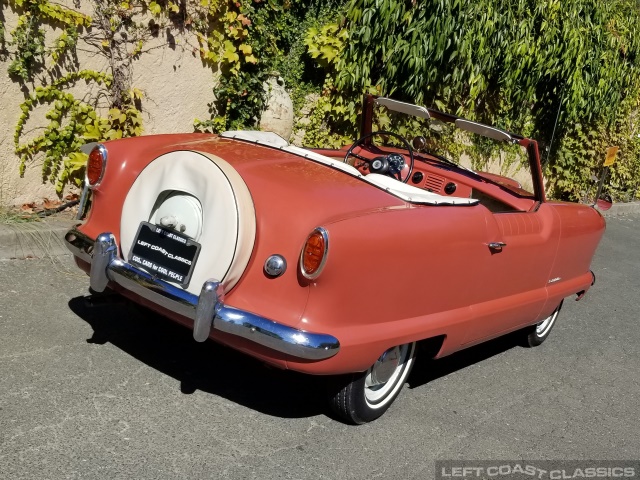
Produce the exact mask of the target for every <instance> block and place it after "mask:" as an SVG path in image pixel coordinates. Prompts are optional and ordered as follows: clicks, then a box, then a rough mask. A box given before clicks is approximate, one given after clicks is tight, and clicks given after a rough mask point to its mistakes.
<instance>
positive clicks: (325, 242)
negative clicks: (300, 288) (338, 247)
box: [300, 227, 329, 280]
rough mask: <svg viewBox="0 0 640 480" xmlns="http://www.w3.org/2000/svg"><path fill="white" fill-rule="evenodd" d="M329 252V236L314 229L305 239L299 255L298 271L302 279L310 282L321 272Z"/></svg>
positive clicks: (320, 228)
mask: <svg viewBox="0 0 640 480" xmlns="http://www.w3.org/2000/svg"><path fill="white" fill-rule="evenodd" d="M328 251H329V235H328V233H327V231H326V230H325V229H324V228H322V227H318V228H316V229H315V230H314V231H313V232H311V234H310V235H309V236H308V237H307V241H306V242H305V243H304V247H303V248H302V253H301V254H300V271H301V272H302V275H304V277H306V278H308V279H310V280H312V279H314V278H317V277H318V275H320V273H321V272H322V268H323V267H324V264H325V262H326V261H327V252H328Z"/></svg>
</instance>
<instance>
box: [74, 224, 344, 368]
mask: <svg viewBox="0 0 640 480" xmlns="http://www.w3.org/2000/svg"><path fill="white" fill-rule="evenodd" d="M65 243H66V245H67V248H68V249H69V250H70V251H71V253H73V254H74V255H75V256H77V257H78V258H80V259H82V260H84V261H85V262H88V263H90V264H91V271H90V284H91V288H92V289H94V290H96V288H94V286H95V287H97V288H100V287H102V285H104V287H103V290H104V288H106V286H107V284H108V283H109V282H114V283H117V284H118V285H120V286H122V287H123V288H125V289H126V290H129V291H131V292H133V293H135V294H137V295H139V296H141V297H143V298H145V299H147V300H149V301H151V302H153V303H155V304H156V305H159V306H161V307H164V308H166V309H168V310H171V311H173V312H175V313H177V314H179V315H182V316H184V317H187V318H191V319H192V320H194V338H195V339H196V340H197V341H204V340H206V339H207V338H208V337H209V334H210V330H211V328H212V327H213V329H214V330H218V331H221V332H225V333H228V334H231V335H236V336H239V337H242V338H246V339H248V340H250V341H252V342H255V343H257V344H260V345H263V346H265V347H268V348H271V349H273V350H276V351H278V352H282V353H285V354H287V355H292V356H294V357H297V358H304V359H308V360H324V359H327V358H330V357H333V356H334V355H335V354H337V353H338V352H339V351H340V342H339V341H338V339H337V338H335V337H334V336H332V335H328V334H323V333H312V332H305V331H304V330H298V329H297V328H292V327H289V326H286V325H282V324H280V323H278V322H275V321H273V320H271V319H269V318H265V317H262V316H260V315H257V314H255V313H251V312H247V311H245V310H240V309H238V308H234V307H231V306H227V305H225V304H224V301H223V295H224V289H223V288H222V285H220V283H219V282H217V281H215V280H208V281H206V282H205V283H204V285H203V287H202V292H201V293H200V296H197V295H194V294H192V293H189V292H187V291H185V290H182V289H181V288H178V287H176V286H174V285H171V284H170V283H167V282H164V281H162V280H158V279H157V278H155V277H153V276H152V275H150V274H149V273H147V272H145V271H144V270H141V269H139V268H137V267H135V266H133V265H130V264H129V263H127V262H125V261H124V260H122V259H121V258H119V257H118V256H117V244H116V241H115V237H114V236H113V235H112V234H110V233H103V234H101V235H99V236H98V238H97V239H96V241H95V242H94V241H92V240H91V239H90V238H89V237H88V236H86V235H85V234H83V233H82V232H80V231H78V230H77V229H75V228H73V229H71V230H70V231H69V232H67V234H66V235H65ZM96 291H98V290H96Z"/></svg>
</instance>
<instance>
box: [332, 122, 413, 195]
mask: <svg viewBox="0 0 640 480" xmlns="http://www.w3.org/2000/svg"><path fill="white" fill-rule="evenodd" d="M376 135H381V136H382V135H387V136H390V137H394V138H397V139H399V140H400V141H401V142H402V143H404V146H405V148H406V149H407V151H408V152H409V171H408V172H407V174H406V175H405V176H404V178H403V177H402V173H401V172H402V169H404V167H405V165H407V162H406V161H405V157H404V155H402V154H401V153H397V152H391V153H387V154H383V155H379V156H377V157H374V158H366V157H363V156H361V155H358V154H357V153H353V150H355V149H356V147H362V146H363V145H364V143H365V141H366V140H368V139H369V138H372V137H374V136H376ZM381 153H382V152H381ZM351 156H353V157H355V158H357V159H358V160H362V161H363V162H366V163H367V165H368V168H369V172H371V173H381V174H383V175H389V176H390V177H392V178H395V179H397V180H400V181H401V182H402V183H407V182H408V181H409V178H411V173H412V172H413V150H412V149H411V145H410V144H409V142H408V141H407V140H406V139H405V138H404V137H402V136H401V135H398V134H397V133H393V132H387V131H385V130H378V131H376V132H371V133H369V134H368V135H365V136H364V137H360V138H359V139H358V140H356V142H355V143H354V144H353V145H351V147H350V148H349V150H348V151H347V154H346V155H345V156H344V162H345V163H347V160H348V159H349V157H351Z"/></svg>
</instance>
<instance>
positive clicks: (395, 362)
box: [330, 343, 416, 424]
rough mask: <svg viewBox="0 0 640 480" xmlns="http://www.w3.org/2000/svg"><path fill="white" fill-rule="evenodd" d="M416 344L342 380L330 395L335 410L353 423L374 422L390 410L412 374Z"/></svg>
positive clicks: (401, 347)
mask: <svg viewBox="0 0 640 480" xmlns="http://www.w3.org/2000/svg"><path fill="white" fill-rule="evenodd" d="M415 348H416V344H415V343H407V344H405V345H399V346H397V347H393V348H390V349H389V350H387V351H386V352H384V353H383V354H382V355H381V356H380V358H378V360H376V363H374V364H373V365H372V366H371V367H370V368H369V369H368V370H367V371H365V372H359V373H354V374H351V375H347V376H345V377H341V378H340V380H339V383H338V384H337V385H336V386H335V388H334V390H333V391H332V392H331V398H330V403H331V407H332V409H333V411H334V412H335V413H336V414H338V415H339V416H340V417H341V418H342V419H344V420H346V421H347V422H350V423H355V424H362V423H367V422H371V421H372V420H375V419H376V418H378V417H380V416H381V415H382V414H383V413H384V412H386V411H387V409H388V408H389V406H390V405H391V404H392V403H393V401H394V400H395V399H396V397H397V396H398V394H399V393H400V390H402V386H403V385H404V382H405V381H406V379H407V377H408V376H409V372H411V367H413V360H414V354H415Z"/></svg>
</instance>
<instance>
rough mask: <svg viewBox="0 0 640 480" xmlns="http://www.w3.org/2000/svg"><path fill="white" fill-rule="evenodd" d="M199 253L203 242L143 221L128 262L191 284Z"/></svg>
mask: <svg viewBox="0 0 640 480" xmlns="http://www.w3.org/2000/svg"><path fill="white" fill-rule="evenodd" d="M199 253H200V244H199V243H197V242H194V241H193V240H191V239H190V238H189V237H187V236H185V235H182V234H180V233H178V232H176V231H173V230H169V229H166V228H162V227H159V226H157V225H153V224H151V223H148V222H141V223H140V227H139V228H138V233H137V235H136V238H135V240H134V242H133V248H132V249H131V253H130V254H129V262H130V263H132V264H134V265H137V266H139V267H142V268H143V269H144V270H146V271H147V272H149V273H150V274H151V275H153V276H155V277H157V278H160V279H162V280H166V281H168V282H172V283H177V284H179V285H180V286H181V287H186V286H188V285H189V281H190V280H191V274H192V273H193V268H194V266H195V264H196V260H197V259H198V254H199Z"/></svg>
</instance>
